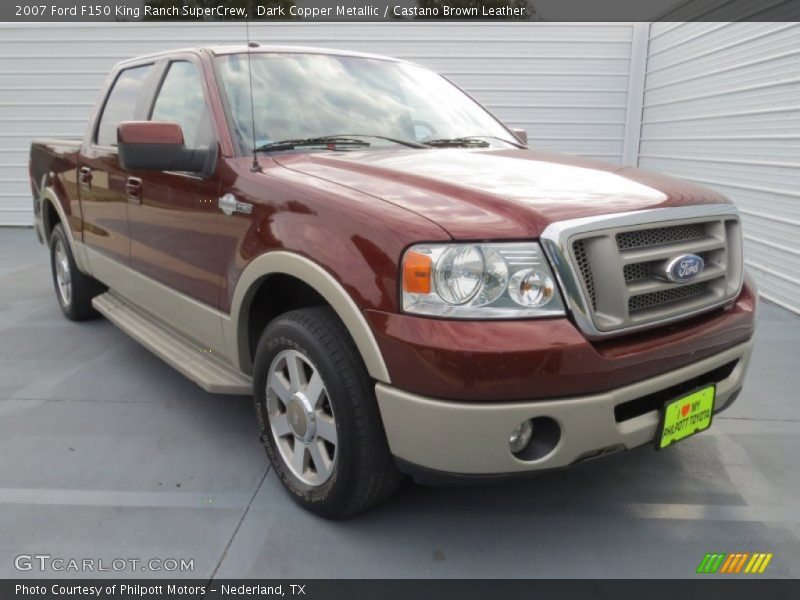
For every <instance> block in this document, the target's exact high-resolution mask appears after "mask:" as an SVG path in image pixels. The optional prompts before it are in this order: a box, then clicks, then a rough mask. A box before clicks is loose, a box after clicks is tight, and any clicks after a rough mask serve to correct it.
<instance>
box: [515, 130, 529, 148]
mask: <svg viewBox="0 0 800 600" xmlns="http://www.w3.org/2000/svg"><path fill="white" fill-rule="evenodd" d="M511 133H513V134H514V135H515V136H517V139H518V140H519V141H520V142H522V143H523V144H525V145H526V146H527V145H528V132H527V131H525V130H524V129H512V130H511Z"/></svg>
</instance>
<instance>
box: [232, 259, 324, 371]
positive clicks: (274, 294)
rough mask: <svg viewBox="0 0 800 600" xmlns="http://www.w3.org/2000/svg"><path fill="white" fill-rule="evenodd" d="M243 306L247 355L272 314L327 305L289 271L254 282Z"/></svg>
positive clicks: (254, 346) (252, 350) (316, 293)
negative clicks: (286, 273) (246, 304)
mask: <svg viewBox="0 0 800 600" xmlns="http://www.w3.org/2000/svg"><path fill="white" fill-rule="evenodd" d="M256 286H257V289H256V290H255V291H254V292H253V295H252V300H251V301H250V306H249V308H248V310H247V342H248V348H249V350H250V357H251V359H252V358H253V357H254V356H255V354H256V347H257V346H258V340H259V339H260V338H261V334H262V332H263V331H264V329H265V328H266V327H267V325H268V324H269V322H270V321H272V320H273V319H274V318H275V317H277V316H279V315H281V314H283V313H285V312H288V311H290V310H295V309H298V308H308V307H310V306H329V305H328V303H327V302H326V301H325V298H323V297H322V296H321V295H320V294H319V293H318V292H317V291H316V290H315V289H314V288H313V287H311V286H310V285H308V284H307V283H305V282H304V281H302V280H300V279H297V278H296V277H292V276H291V275H285V274H280V273H279V274H275V275H268V276H267V277H265V278H264V279H261V280H260V281H259V282H258V283H257V284H256Z"/></svg>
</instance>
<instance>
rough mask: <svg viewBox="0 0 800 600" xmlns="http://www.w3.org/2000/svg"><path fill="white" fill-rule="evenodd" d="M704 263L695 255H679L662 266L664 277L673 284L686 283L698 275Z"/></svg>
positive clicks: (703, 267)
mask: <svg viewBox="0 0 800 600" xmlns="http://www.w3.org/2000/svg"><path fill="white" fill-rule="evenodd" d="M705 266H706V263H705V261H704V260H703V259H702V257H700V256H697V254H681V255H680V256H676V257H675V258H672V259H670V260H669V261H668V262H667V264H666V265H665V266H664V272H663V274H664V276H665V277H666V278H667V279H668V280H669V281H672V282H673V283H687V282H689V281H692V280H693V279H694V278H695V277H697V276H698V275H700V273H702V272H703V269H705Z"/></svg>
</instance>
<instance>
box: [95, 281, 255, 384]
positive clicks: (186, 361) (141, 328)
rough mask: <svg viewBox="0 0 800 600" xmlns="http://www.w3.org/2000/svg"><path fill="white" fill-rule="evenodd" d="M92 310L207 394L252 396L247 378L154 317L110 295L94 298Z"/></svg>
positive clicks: (116, 296) (113, 294)
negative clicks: (95, 310) (93, 308)
mask: <svg viewBox="0 0 800 600" xmlns="http://www.w3.org/2000/svg"><path fill="white" fill-rule="evenodd" d="M92 306H94V307H95V309H97V311H98V312H99V313H100V314H102V315H103V316H104V317H105V318H106V319H108V320H109V321H111V322H112V323H114V325H116V326H117V327H119V328H120V329H122V331H124V332H125V333H127V334H128V335H129V336H131V337H132V338H133V339H135V340H136V341H137V342H139V343H140V344H142V345H143V346H144V347H145V348H147V349H148V350H150V351H151V352H152V353H153V354H155V355H156V356H158V357H159V358H161V359H162V360H164V361H165V362H166V363H168V364H169V365H171V366H172V367H174V368H175V369H177V370H178V371H180V372H181V373H183V374H184V375H185V376H186V377H188V378H189V379H191V380H192V381H194V382H195V383H196V384H197V385H199V386H200V387H201V388H203V389H204V390H206V391H207V392H212V393H215V394H242V395H247V396H249V395H251V394H252V393H253V382H252V380H251V379H250V377H248V376H247V375H244V374H242V373H240V372H239V371H237V370H236V369H234V368H233V366H232V365H231V364H230V363H227V362H225V361H224V360H222V359H220V358H217V357H215V356H213V355H212V354H210V353H209V351H208V350H207V349H204V348H203V347H202V346H200V345H198V344H196V343H195V342H192V341H190V340H188V339H187V338H185V337H184V336H182V335H180V334H179V333H177V332H175V331H174V330H173V329H172V328H170V327H169V326H168V325H166V324H165V323H163V322H162V321H160V320H158V319H157V318H156V317H153V316H151V315H149V314H148V313H146V312H144V311H143V310H141V309H139V308H137V307H135V306H133V305H132V304H130V303H129V302H126V301H125V300H124V299H123V298H121V297H119V296H118V295H116V294H115V293H114V292H110V291H109V292H106V293H104V294H100V295H99V296H96V297H95V298H94V299H93V300H92Z"/></svg>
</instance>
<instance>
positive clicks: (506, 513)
mask: <svg viewBox="0 0 800 600" xmlns="http://www.w3.org/2000/svg"><path fill="white" fill-rule="evenodd" d="M798 354H800V318H797V317H796V316H794V315H792V314H790V313H788V312H786V311H783V310H781V309H778V308H775V307H773V306H769V305H766V304H763V305H762V307H761V313H760V315H759V329H758V343H757V346H756V350H755V355H754V358H753V363H752V365H751V371H750V377H749V380H748V382H747V385H746V387H745V391H744V393H743V394H742V396H741V397H740V399H739V400H738V402H737V404H736V405H735V406H734V407H733V408H731V409H730V410H728V411H727V412H725V413H724V414H722V415H721V416H720V417H719V418H717V419H716V420H715V423H714V425H713V427H712V428H711V429H710V430H709V431H708V432H705V433H703V434H702V435H700V436H697V437H695V438H692V439H690V440H687V441H685V442H683V443H681V444H679V445H678V446H676V447H675V448H673V449H671V450H669V451H667V452H664V453H660V454H659V453H656V452H654V451H652V450H651V449H649V448H642V449H639V450H637V451H634V452H631V453H626V454H621V455H615V456H612V457H609V458H607V459H604V460H601V461H595V462H591V463H587V464H583V465H580V466H578V467H576V468H574V469H572V470H566V471H561V472H553V473H546V474H542V475H541V476H538V477H536V478H534V479H531V480H527V481H525V482H522V483H517V484H513V485H504V486H497V487H492V486H490V487H477V488H456V489H433V488H426V487H421V486H417V485H414V484H411V483H409V484H407V485H405V486H404V488H403V489H402V490H401V492H400V493H399V494H398V496H397V497H396V498H395V499H393V500H392V501H391V502H390V503H389V504H388V505H386V506H384V507H382V508H380V509H377V510H374V511H371V512H369V513H367V514H365V515H363V516H361V517H358V518H355V519H353V520H350V521H346V522H326V521H324V520H321V519H318V518H315V517H313V516H311V515H309V514H307V513H305V512H303V511H302V510H301V509H299V508H298V507H296V506H295V505H294V504H293V503H292V502H291V501H290V500H289V499H288V497H287V496H286V495H285V494H284V492H283V490H282V489H281V487H280V485H279V483H278V481H277V479H276V478H275V475H274V473H272V472H271V471H270V469H269V467H268V462H267V458H266V455H265V454H264V452H263V450H262V449H261V447H260V445H259V443H258V441H257V439H256V429H255V425H254V418H253V409H252V407H251V404H250V400H249V399H248V398H237V397H230V396H216V395H212V394H208V393H205V392H203V391H202V390H201V389H199V388H198V387H196V386H195V385H194V384H192V383H190V382H189V381H188V380H186V379H184V378H183V377H182V376H181V375H179V374H178V373H177V372H176V371H173V370H172V369H171V368H170V367H169V366H167V365H166V364H164V363H163V362H161V361H160V360H159V359H157V358H156V357H155V356H153V355H151V354H150V353H149V352H148V351H147V350H145V349H144V348H143V347H141V346H139V345H138V344H137V343H136V342H134V341H132V340H131V339H129V338H128V337H126V336H125V335H124V334H123V333H122V332H120V331H119V330H117V329H116V328H115V327H114V326H113V325H111V324H110V323H108V322H107V321H104V320H99V321H94V322H90V323H84V324H76V323H71V322H69V321H67V320H66V319H64V318H63V317H62V315H61V313H60V312H59V309H58V307H57V305H56V300H55V297H54V295H53V289H52V284H51V281H50V273H49V268H48V264H47V252H46V251H45V248H44V247H42V246H40V245H39V244H38V243H37V242H36V240H35V236H34V234H33V232H32V231H31V230H29V229H28V230H24V229H22V230H20V229H17V230H14V229H0V577H19V576H41V575H42V574H39V573H37V572H35V571H31V572H28V573H20V572H18V571H16V570H15V568H14V564H13V562H14V557H15V556H17V555H19V554H34V553H39V554H50V555H51V556H53V557H60V558H96V559H100V558H102V559H104V560H106V561H111V560H112V559H114V558H139V559H149V558H162V559H163V558H185V559H194V567H195V570H194V572H192V573H185V574H184V575H183V576H189V577H198V578H208V577H211V576H215V577H316V578H324V577H665V578H666V577H691V576H693V575H694V571H695V569H696V567H697V565H698V564H699V562H700V560H701V559H702V558H703V556H704V554H705V553H706V552H755V551H760V552H773V553H774V554H775V557H774V559H773V560H772V563H771V564H770V565H769V568H768V570H767V573H766V576H773V577H798V576H800V561H799V560H798V559H800V470H798V467H797V464H798V462H797V461H798V457H800V436H799V435H798V433H800V393H798V389H800V368H798V367H800V361H798ZM123 574H124V575H129V576H137V575H139V576H151V577H152V576H163V575H165V573H163V572H162V573H140V572H133V573H131V572H125V573H120V574H118V575H123ZM44 575H45V576H47V575H61V573H52V572H51V573H44Z"/></svg>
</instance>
